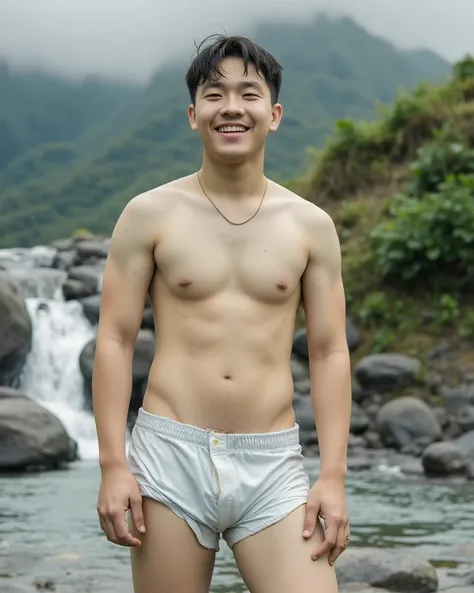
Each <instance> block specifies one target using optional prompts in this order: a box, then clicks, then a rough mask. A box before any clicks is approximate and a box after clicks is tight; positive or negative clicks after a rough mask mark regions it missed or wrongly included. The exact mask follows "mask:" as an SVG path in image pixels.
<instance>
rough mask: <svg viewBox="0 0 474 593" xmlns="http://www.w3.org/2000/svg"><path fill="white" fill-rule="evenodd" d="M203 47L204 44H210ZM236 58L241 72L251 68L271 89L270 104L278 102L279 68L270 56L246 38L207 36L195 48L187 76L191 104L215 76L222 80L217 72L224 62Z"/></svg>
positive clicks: (279, 86) (280, 79) (280, 68)
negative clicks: (240, 63) (201, 87)
mask: <svg viewBox="0 0 474 593" xmlns="http://www.w3.org/2000/svg"><path fill="white" fill-rule="evenodd" d="M209 41H212V43H210V44H209V45H207V46H206V47H203V46H204V45H205V44H206V43H209ZM233 57H239V58H242V60H243V62H244V72H245V74H247V72H248V65H249V64H252V65H253V66H254V67H255V69H256V70H257V72H258V74H259V75H262V76H263V78H264V79H265V82H266V83H267V85H268V87H269V88H270V93H271V99H272V103H276V102H277V101H278V97H279V95H280V88H281V81H282V70H283V68H282V66H281V65H280V64H279V63H278V61H277V60H276V59H275V58H274V57H273V56H272V54H271V53H270V52H268V51H267V50H266V49H264V48H263V47H261V46H260V45H258V44H257V43H255V42H253V41H251V40H250V39H248V38H247V37H239V36H227V35H210V36H209V37H206V39H204V41H202V42H201V44H200V45H199V46H198V47H197V53H196V56H195V58H194V59H193V61H192V62H191V65H190V66H189V69H188V71H187V73H186V85H187V87H188V91H189V95H190V97H191V102H192V103H193V104H194V103H195V101H196V94H197V89H198V86H199V85H201V84H204V83H206V82H209V81H210V80H212V79H213V78H214V77H216V76H223V74H222V72H221V71H220V70H219V66H220V63H221V62H222V60H223V59H225V58H233Z"/></svg>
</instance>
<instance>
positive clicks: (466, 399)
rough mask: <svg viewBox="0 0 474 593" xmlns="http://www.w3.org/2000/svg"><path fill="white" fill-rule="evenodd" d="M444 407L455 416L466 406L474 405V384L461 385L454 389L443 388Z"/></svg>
mask: <svg viewBox="0 0 474 593" xmlns="http://www.w3.org/2000/svg"><path fill="white" fill-rule="evenodd" d="M442 395H443V398H444V408H445V409H446V411H447V413H448V414H450V415H452V416H455V415H456V414H457V412H458V411H459V410H460V409H462V408H464V407H465V406H469V405H474V385H471V384H469V385H461V386H459V387H456V388H454V389H450V388H443V389H442Z"/></svg>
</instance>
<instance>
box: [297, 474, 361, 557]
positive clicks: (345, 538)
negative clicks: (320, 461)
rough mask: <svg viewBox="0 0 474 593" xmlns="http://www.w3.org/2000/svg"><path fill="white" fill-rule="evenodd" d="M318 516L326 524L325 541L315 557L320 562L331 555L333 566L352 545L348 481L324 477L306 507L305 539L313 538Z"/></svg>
mask: <svg viewBox="0 0 474 593" xmlns="http://www.w3.org/2000/svg"><path fill="white" fill-rule="evenodd" d="M318 517H321V518H322V519H323V520H324V522H325V524H326V529H325V535H326V537H325V540H324V542H323V543H322V544H321V546H320V547H319V548H318V549H316V550H315V551H314V552H313V553H312V555H311V558H312V559H313V560H316V559H317V558H319V557H320V556H322V555H323V554H326V553H329V556H328V560H329V564H330V565H331V566H332V565H333V564H334V562H335V561H336V559H337V558H338V556H340V554H342V552H343V551H344V550H345V549H346V548H347V546H348V544H349V538H350V532H349V519H348V512H347V505H346V496H345V488H344V481H343V480H342V479H337V478H323V477H320V478H319V479H318V481H317V482H316V483H315V484H314V486H313V487H312V488H311V490H310V491H309V495H308V502H307V504H306V516H305V521H304V524H303V537H304V538H305V539H308V538H310V537H311V536H312V535H313V533H314V530H315V527H316V524H317V521H318V520H319V519H318Z"/></svg>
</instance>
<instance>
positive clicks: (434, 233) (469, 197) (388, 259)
mask: <svg viewBox="0 0 474 593" xmlns="http://www.w3.org/2000/svg"><path fill="white" fill-rule="evenodd" d="M389 215H390V218H389V220H385V221H383V222H381V223H379V224H378V225H377V226H376V227H375V228H374V229H373V231H372V233H371V240H372V245H373V248H374V250H375V254H376V257H377V259H378V263H379V265H380V268H381V271H382V273H383V274H384V275H385V276H391V277H393V278H396V279H401V280H412V279H415V278H417V279H420V278H423V279H427V278H428V277H429V275H430V274H431V273H433V272H435V273H436V278H437V279H439V280H440V281H441V282H442V281H443V274H444V275H445V276H444V277H445V279H449V278H453V277H456V278H457V279H458V280H459V281H461V282H462V281H463V280H467V279H468V277H469V275H470V274H473V273H474V175H462V176H457V177H456V176H450V177H448V178H447V180H446V181H445V182H443V183H441V184H440V187H439V193H430V194H427V195H425V196H423V197H422V199H420V198H418V197H415V196H408V195H404V194H398V195H396V196H395V197H394V198H393V200H392V202H391V206H390V209H389Z"/></svg>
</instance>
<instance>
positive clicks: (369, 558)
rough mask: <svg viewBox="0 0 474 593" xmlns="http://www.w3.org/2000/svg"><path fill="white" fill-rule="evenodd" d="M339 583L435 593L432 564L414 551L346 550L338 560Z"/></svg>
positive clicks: (435, 584) (411, 592) (341, 584)
mask: <svg viewBox="0 0 474 593" xmlns="http://www.w3.org/2000/svg"><path fill="white" fill-rule="evenodd" d="M334 566H335V568H336V575H337V579H338V582H339V585H340V586H341V588H342V589H343V588H344V586H345V585H347V584H350V583H368V584H369V585H370V586H372V587H380V588H382V589H388V590H389V591H396V592H400V593H435V592H436V591H437V590H438V576H437V574H436V570H435V568H434V567H433V565H432V564H431V563H430V562H429V561H428V560H427V559H426V558H424V557H423V556H420V555H419V554H417V553H416V552H414V551H413V550H401V549H391V550H380V549H366V548H354V549H350V548H349V549H347V550H346V551H345V552H344V554H341V556H340V557H339V558H338V559H337V562H336V563H335V565H334Z"/></svg>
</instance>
